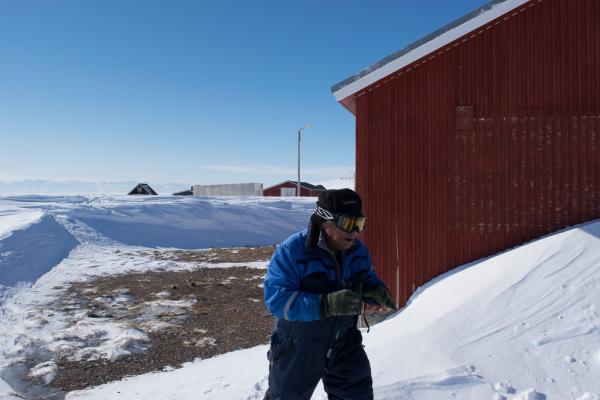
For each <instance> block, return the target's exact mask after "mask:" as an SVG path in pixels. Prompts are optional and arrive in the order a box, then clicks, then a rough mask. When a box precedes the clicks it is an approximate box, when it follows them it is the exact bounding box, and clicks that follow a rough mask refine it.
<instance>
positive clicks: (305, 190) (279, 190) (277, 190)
mask: <svg viewBox="0 0 600 400" xmlns="http://www.w3.org/2000/svg"><path fill="white" fill-rule="evenodd" d="M297 189H298V182H296V181H285V182H281V183H278V184H276V185H273V186H269V187H268V188H265V189H264V190H263V196H282V197H284V196H295V195H296V191H297ZM323 190H325V187H324V186H322V185H311V184H310V183H308V182H300V196H306V197H316V196H318V195H319V192H321V191H323Z"/></svg>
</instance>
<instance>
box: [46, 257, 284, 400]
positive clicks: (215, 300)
mask: <svg viewBox="0 0 600 400" xmlns="http://www.w3.org/2000/svg"><path fill="white" fill-rule="evenodd" d="M272 252H273V247H261V248H247V249H244V248H239V249H211V250H203V251H183V250H177V251H172V252H168V253H167V252H164V251H162V252H153V255H154V256H155V257H156V258H159V259H171V260H177V261H190V262H204V261H210V262H246V261H257V260H266V259H269V257H270V256H271V254H272ZM265 272H266V271H265V270H261V269H251V268H246V267H234V268H225V269H223V268H202V269H198V270H195V271H185V272H147V273H132V274H126V275H118V276H108V277H102V278H98V279H96V280H94V281H91V282H85V283H79V284H74V285H73V286H72V287H71V289H70V292H69V293H68V294H67V296H65V299H66V298H69V299H70V300H69V302H70V303H71V304H72V303H73V298H75V299H76V301H77V302H78V303H79V304H81V308H82V309H84V310H86V312H87V313H88V316H89V317H99V318H100V317H101V318H114V319H124V320H126V321H128V322H130V323H132V325H133V326H134V327H136V328H137V329H139V330H142V331H145V332H146V333H147V335H148V337H149V339H150V340H149V342H148V343H147V346H148V349H147V350H146V351H141V352H137V353H134V354H132V355H130V356H126V357H123V358H121V359H118V360H116V361H114V362H111V361H108V360H97V361H84V362H74V361H67V360H59V362H58V365H59V371H58V374H57V377H56V379H55V380H54V381H53V382H52V386H53V387H57V388H60V389H62V390H64V391H70V390H77V389H83V388H85V387H88V386H92V385H99V384H102V383H106V382H110V381H113V380H118V379H121V378H123V377H126V376H129V375H138V374H143V373H146V372H150V371H156V370H161V369H163V368H164V367H166V366H174V367H177V366H180V365H181V364H182V363H184V362H187V361H192V360H194V359H196V358H208V357H213V356H215V355H218V354H222V353H225V352H229V351H233V350H237V349H243V348H249V347H253V346H256V345H259V344H264V343H267V342H268V339H269V336H270V331H271V328H272V324H273V317H272V316H271V315H270V314H269V313H268V312H267V311H266V309H265V306H264V303H263V291H262V288H261V287H259V285H260V284H262V281H263V278H264V274H265ZM158 293H162V295H161V299H168V300H187V299H195V300H196V303H195V304H193V305H192V306H191V307H189V308H185V309H183V310H182V309H179V311H178V312H173V311H165V312H164V313H162V314H158V316H157V317H156V319H157V320H158V321H160V322H163V323H167V324H169V326H168V327H167V328H165V329H162V330H158V331H154V332H153V331H152V330H151V329H150V330H149V329H148V327H147V326H144V320H143V311H142V310H144V303H146V302H149V301H155V300H157V294H158ZM118 295H120V296H126V297H127V298H128V299H129V300H128V301H127V302H126V307H122V308H119V307H117V308H115V307H114V304H115V303H114V302H112V303H110V302H108V303H106V302H101V301H99V300H98V299H105V300H106V299H114V298H115V297H116V296H118ZM107 304H113V306H107ZM265 357H266V355H265Z"/></svg>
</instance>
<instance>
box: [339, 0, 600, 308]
mask: <svg viewBox="0 0 600 400" xmlns="http://www.w3.org/2000/svg"><path fill="white" fill-rule="evenodd" d="M400 18H401V16H400ZM599 21H600V1H598V0H504V1H499V0H495V1H492V2H491V3H489V4H488V5H486V6H484V7H482V8H480V9H477V10H475V11H473V12H472V13H470V14H468V15H466V16H465V17H463V18H461V19H459V20H458V21H456V22H454V23H451V24H450V25H448V26H446V27H444V28H442V29H440V30H438V31H436V32H434V33H432V34H431V35H429V36H427V37H425V38H423V39H422V40H420V41H418V42H416V43H414V44H413V45H410V46H408V47H406V48H405V49H403V50H401V51H399V52H397V53H395V54H393V55H391V56H389V57H387V58H385V59H383V60H382V61H380V62H379V63H376V64H375V65H373V66H372V67H370V68H368V69H366V70H365V71H363V72H361V73H360V74H358V75H356V76H353V77H351V78H349V79H347V80H345V81H343V82H341V83H339V84H337V85H335V86H334V87H333V88H332V91H333V93H334V95H335V97H336V99H337V100H338V101H339V102H340V103H341V104H342V105H343V106H344V107H346V108H347V109H348V110H349V111H350V112H352V113H353V114H354V115H355V116H356V188H357V191H358V192H359V193H360V194H361V196H362V198H363V202H364V208H365V213H366V215H367V216H368V218H369V221H368V224H367V227H366V230H365V232H364V234H363V239H364V240H365V242H366V243H367V244H368V245H369V248H370V250H371V253H372V257H373V261H374V265H375V266H376V268H377V271H378V273H379V274H380V275H381V276H382V277H383V279H384V280H385V281H386V282H387V283H388V285H389V286H390V288H391V289H392V291H393V293H394V294H395V296H396V300H397V301H398V302H399V303H404V302H405V301H406V300H407V299H408V298H409V297H410V296H411V295H412V293H413V292H414V290H415V288H417V287H418V286H420V285H422V284H423V283H425V282H427V281H428V280H430V279H431V278H433V277H435V276H437V275H439V274H441V273H443V272H446V271H448V270H450V269H452V268H454V267H456V266H458V265H461V264H464V263H466V262H469V261H472V260H476V259H479V258H481V257H485V256H489V255H492V254H495V253H497V252H499V251H502V250H505V249H508V248H510V247H512V246H515V245H518V244H521V243H524V242H526V241H529V240H532V239H534V238H537V237H539V236H541V235H544V234H548V233H550V232H553V231H556V230H558V229H560V228H563V227H566V226H571V225H574V224H578V223H582V222H584V221H588V220H591V219H595V218H599V217H600V23H599Z"/></svg>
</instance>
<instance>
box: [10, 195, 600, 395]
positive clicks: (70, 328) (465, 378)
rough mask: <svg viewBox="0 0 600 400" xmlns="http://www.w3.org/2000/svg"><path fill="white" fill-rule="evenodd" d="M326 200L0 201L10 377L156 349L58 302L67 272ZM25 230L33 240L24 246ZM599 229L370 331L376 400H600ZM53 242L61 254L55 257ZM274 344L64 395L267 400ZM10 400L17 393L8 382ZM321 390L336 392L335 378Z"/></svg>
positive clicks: (416, 300) (281, 232) (519, 251)
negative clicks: (33, 362)
mask: <svg viewBox="0 0 600 400" xmlns="http://www.w3.org/2000/svg"><path fill="white" fill-rule="evenodd" d="M313 206H314V199H296V198H292V199H266V198H218V199H207V198H204V199H197V198H174V197H158V198H157V197H152V198H149V197H144V198H130V197H124V196H123V197H119V196H73V197H41V196H27V197H12V198H0V283H2V284H3V285H4V286H5V287H6V288H5V295H6V296H8V297H7V298H6V299H5V301H4V304H3V306H2V314H1V315H0V318H2V319H1V322H2V323H1V325H0V330H1V331H2V332H0V368H2V369H3V370H2V371H0V377H2V378H3V379H5V380H8V381H11V380H10V379H9V378H11V377H13V375H11V374H14V373H15V371H14V369H11V366H14V365H15V362H17V361H19V360H23V359H26V358H27V355H28V354H30V353H31V352H33V351H36V352H42V353H43V352H45V351H48V350H57V351H62V352H63V354H64V355H66V356H68V357H73V358H77V357H80V358H81V357H106V358H112V359H115V358H118V357H119V355H120V354H123V353H122V352H127V351H130V350H132V346H134V347H135V346H137V345H140V344H142V345H143V342H144V340H143V339H144V338H143V335H141V334H140V332H133V331H130V330H128V329H127V328H126V327H124V326H115V325H114V324H113V325H103V326H98V325H92V324H91V323H80V324H79V325H75V324H73V321H74V320H75V319H74V315H73V314H72V313H73V312H74V311H72V310H69V309H65V310H51V309H45V308H44V306H45V305H46V304H48V302H49V301H50V300H51V299H52V298H53V297H55V296H57V295H58V294H59V293H61V291H62V290H64V287H65V286H66V285H67V284H68V283H69V282H73V281H80V280H85V279H88V278H89V277H90V276H94V275H103V274H114V273H120V272H124V271H128V270H146V269H158V268H160V269H181V268H187V267H189V266H187V265H186V264H185V263H181V262H174V261H159V260H154V259H149V258H144V257H143V256H139V255H138V256H136V257H131V254H132V251H131V250H135V249H137V250H145V249H147V248H148V247H181V248H201V247H212V246H219V247H220V246H239V245H260V244H269V243H273V242H276V241H279V240H281V239H283V238H284V237H285V236H286V235H287V234H289V233H290V232H291V231H294V230H296V229H300V228H302V227H303V226H304V225H305V224H306V221H307V218H308V215H309V214H310V212H311V211H312V208H313ZM258 231H260V232H259V233H257V232H258ZM18 235H23V236H22V237H23V238H24V239H23V240H12V241H11V237H13V238H14V237H15V236H18ZM36 236H37V237H38V239H39V242H37V241H36V239H35V238H36ZM599 237H600V222H593V223H589V224H585V225H582V226H578V227H575V228H572V229H570V230H565V231H563V232H560V233H557V234H555V235H552V236H548V237H546V238H543V239H540V240H537V241H534V242H531V243H529V244H526V245H524V246H521V247H519V248H516V249H513V250H511V251H508V252H505V253H503V254H500V255H497V256H495V257H491V258H489V259H486V260H480V261H478V262H474V263H471V264H469V265H465V266H462V267H460V268H457V269H456V270H454V271H452V272H450V273H448V274H446V275H445V276H442V277H440V278H438V279H436V280H435V281H433V282H430V283H429V284H427V285H425V286H424V287H422V288H419V290H418V291H417V293H416V294H415V295H414V296H413V298H412V299H411V301H410V303H409V305H408V306H406V307H405V308H404V309H403V310H401V311H400V312H398V313H397V314H396V315H394V316H392V317H391V318H389V319H388V320H386V321H384V322H382V323H380V324H378V325H376V326H374V327H372V328H371V332H370V333H368V334H364V337H365V343H364V344H365V346H366V350H367V353H368V354H369V357H370V360H371V364H372V370H373V377H374V387H375V397H376V398H377V399H390V400H391V399H427V400H436V399H469V400H471V399H476V400H479V399H496V400H501V399H518V400H531V399H534V400H536V399H537V400H541V399H560V400H563V399H573V400H590V399H600V379H598V376H600V240H599ZM25 239H27V240H25ZM42 239H43V240H42ZM38 243H39V245H38ZM53 248H57V249H58V250H57V251H55V253H54V255H53V258H52V257H51V258H45V255H46V253H47V251H46V250H49V249H53ZM44 249H46V250H44ZM128 254H129V255H128ZM137 254H139V252H138V253H137ZM23 257H30V258H28V259H27V260H29V261H34V260H38V262H37V264H35V263H34V264H31V265H34V266H35V268H34V270H33V271H32V273H31V275H30V276H29V277H28V278H29V282H34V283H29V284H15V283H13V282H12V280H11V276H12V272H11V273H6V272H5V271H16V270H17V269H19V268H18V267H20V269H21V270H28V268H26V267H25V265H30V264H29V261H28V263H27V264H23V263H22V260H23V259H24V258H23ZM60 257H63V258H62V259H60V260H59V262H56V259H57V258H60ZM39 259H41V260H39ZM264 266H265V265H264V263H263V264H262V265H257V267H263V268H264ZM23 276H25V277H27V274H25V273H24V275H23ZM15 287H16V288H15ZM123 301H126V299H123ZM65 332H66V333H65ZM101 333H102V335H104V336H102V335H100V334H101ZM90 335H91V336H93V337H101V339H102V340H99V341H98V342H97V343H96V346H95V347H94V348H90V347H89V346H85V339H86V338H89V337H90ZM99 335H100V336H99ZM78 343H79V344H78ZM81 343H84V344H81ZM266 351H267V346H258V347H255V348H251V349H246V350H240V351H236V352H231V353H227V354H223V355H220V356H217V357H214V358H211V359H206V360H196V361H194V362H190V363H187V364H185V365H184V366H183V367H182V368H179V369H173V370H166V371H164V372H159V373H151V374H146V375H142V376H137V377H130V378H126V379H124V380H122V381H119V382H113V383H109V384H105V385H102V386H99V387H96V388H90V389H88V390H83V391H77V392H71V393H68V394H67V396H66V398H67V399H147V398H153V399H198V398H202V399H261V398H262V396H263V394H264V391H265V389H266V386H267V385H266V378H267V368H268V364H267V361H266ZM31 367H33V368H32V369H30V370H29V373H30V374H36V375H37V376H40V377H42V378H43V379H47V380H51V379H52V372H53V370H54V369H55V365H53V364H52V360H51V359H49V360H48V362H47V363H41V364H39V365H37V366H28V368H31ZM11 383H13V384H14V382H11ZM30 394H35V393H30ZM0 398H18V397H16V396H14V393H13V391H12V390H11V388H10V387H9V386H8V385H7V384H6V383H5V382H3V381H2V380H0ZM313 398H314V399H325V398H326V396H325V394H324V392H323V390H322V388H321V387H319V388H318V389H317V391H316V392H315V394H314V396H313Z"/></svg>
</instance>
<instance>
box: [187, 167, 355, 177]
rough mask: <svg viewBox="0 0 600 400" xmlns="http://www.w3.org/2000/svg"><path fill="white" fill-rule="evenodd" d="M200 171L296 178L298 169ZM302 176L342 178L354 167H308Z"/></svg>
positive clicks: (219, 168)
mask: <svg viewBox="0 0 600 400" xmlns="http://www.w3.org/2000/svg"><path fill="white" fill-rule="evenodd" d="M198 168H199V169H201V170H204V171H215V172H229V173H243V174H265V175H289V176H292V177H293V176H296V174H297V173H298V170H297V169H296V168H286V167H279V166H274V165H201V166H198ZM300 172H301V174H302V176H320V177H342V176H352V174H353V173H354V167H353V166H350V165H341V166H327V167H307V168H301V169H300Z"/></svg>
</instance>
